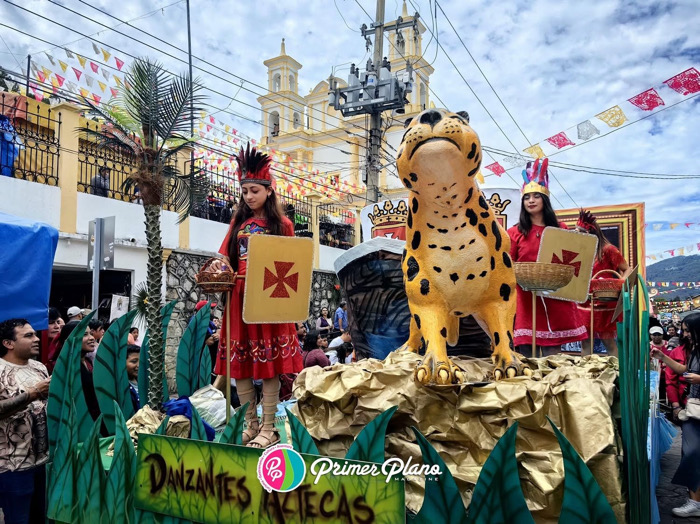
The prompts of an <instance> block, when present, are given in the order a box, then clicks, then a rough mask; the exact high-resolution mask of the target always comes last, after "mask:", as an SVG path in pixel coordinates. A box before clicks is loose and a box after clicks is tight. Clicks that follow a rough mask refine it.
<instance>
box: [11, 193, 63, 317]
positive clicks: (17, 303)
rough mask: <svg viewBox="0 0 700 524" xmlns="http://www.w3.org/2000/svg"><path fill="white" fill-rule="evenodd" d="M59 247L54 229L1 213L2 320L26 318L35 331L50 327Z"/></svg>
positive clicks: (56, 231)
mask: <svg viewBox="0 0 700 524" xmlns="http://www.w3.org/2000/svg"><path fill="white" fill-rule="evenodd" d="M7 197H8V196H7V195H5V197H4V198H7ZM57 245H58V230H56V229H54V228H53V227H51V226H49V225H47V224H42V223H41V222H34V221H31V220H27V219H24V218H19V217H16V216H13V215H7V214H5V213H0V321H2V320H7V319H9V318H26V319H27V320H28V321H29V323H30V324H31V325H32V327H33V328H34V329H46V328H47V327H48V309H49V294H50V292H51V270H52V268H53V257H54V255H55V254H56V246H57Z"/></svg>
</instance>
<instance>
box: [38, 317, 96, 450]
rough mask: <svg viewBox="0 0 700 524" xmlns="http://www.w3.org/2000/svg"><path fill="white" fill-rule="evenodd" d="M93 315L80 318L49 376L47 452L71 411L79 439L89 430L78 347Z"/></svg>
mask: <svg viewBox="0 0 700 524" xmlns="http://www.w3.org/2000/svg"><path fill="white" fill-rule="evenodd" d="M94 314H95V312H94V311H93V312H92V313H90V314H89V315H87V316H86V317H85V318H84V319H83V320H81V321H80V323H79V324H78V325H77V326H76V328H75V329H74V330H73V332H72V333H71V334H70V335H69V336H68V338H67V339H66V342H65V344H64V345H63V348H62V349H61V352H60V353H59V355H58V359H57V360H56V366H55V367H54V370H53V374H52V375H51V384H50V386H49V400H48V402H47V404H46V424H47V431H48V434H49V455H53V453H54V452H55V450H56V442H57V440H58V439H60V438H63V437H62V436H61V434H60V431H61V428H63V430H64V431H65V428H66V424H67V417H68V414H69V412H70V411H71V410H72V411H73V417H74V420H73V424H74V426H73V427H75V428H76V437H77V440H78V442H82V441H83V440H85V438H86V437H87V436H88V435H89V434H90V430H91V429H92V424H93V420H92V417H91V416H90V413H89V412H88V408H87V404H86V403H85V396H84V395H83V385H82V383H81V381H80V347H81V346H82V343H83V335H84V334H85V330H86V329H87V326H88V323H89V322H90V320H91V319H92V317H93V315H94ZM71 403H74V404H75V407H74V409H71Z"/></svg>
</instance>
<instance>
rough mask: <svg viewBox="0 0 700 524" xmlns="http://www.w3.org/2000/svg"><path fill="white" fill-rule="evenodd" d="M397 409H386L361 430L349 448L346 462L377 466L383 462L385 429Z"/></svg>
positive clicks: (396, 407)
mask: <svg viewBox="0 0 700 524" xmlns="http://www.w3.org/2000/svg"><path fill="white" fill-rule="evenodd" d="M397 409H398V406H394V407H393V408H389V409H387V410H386V411H385V412H383V413H381V414H379V415H377V417H375V419H374V420H372V422H370V423H369V424H367V425H366V426H365V427H364V428H362V431H360V433H359V435H357V437H355V441H354V442H353V443H352V445H351V446H350V449H349V450H348V452H347V454H346V455H345V458H346V459H348V460H361V461H363V462H375V463H377V464H381V463H382V462H384V446H385V444H386V428H387V426H388V425H389V421H390V420H391V417H392V416H393V415H394V413H396V410H397Z"/></svg>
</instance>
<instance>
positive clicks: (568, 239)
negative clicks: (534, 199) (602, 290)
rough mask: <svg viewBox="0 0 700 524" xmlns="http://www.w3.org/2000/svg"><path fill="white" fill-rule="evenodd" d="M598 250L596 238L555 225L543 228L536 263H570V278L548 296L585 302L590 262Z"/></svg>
mask: <svg viewBox="0 0 700 524" xmlns="http://www.w3.org/2000/svg"><path fill="white" fill-rule="evenodd" d="M597 249H598V237H596V236H595V235H588V234H586V233H578V232H576V231H569V230H567V229H561V228H557V227H546V228H545V229H544V232H543V233H542V243H541V244H540V252H539V255H538V256H537V262H546V263H548V264H564V265H566V266H573V268H574V278H572V279H571V282H569V283H568V284H567V285H566V286H564V287H563V288H560V289H558V290H557V291H554V292H553V293H548V294H547V296H548V297H549V298H558V299H559V300H568V301H571V302H579V303H581V302H585V301H586V300H587V299H588V287H589V285H590V283H591V276H592V271H593V262H594V260H595V256H596V251H597Z"/></svg>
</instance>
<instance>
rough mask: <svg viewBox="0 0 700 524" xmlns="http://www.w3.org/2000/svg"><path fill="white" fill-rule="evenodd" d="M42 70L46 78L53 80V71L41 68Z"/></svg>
mask: <svg viewBox="0 0 700 524" xmlns="http://www.w3.org/2000/svg"><path fill="white" fill-rule="evenodd" d="M41 70H42V71H43V72H44V78H51V71H50V70H49V69H46V68H45V67H44V66H41Z"/></svg>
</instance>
